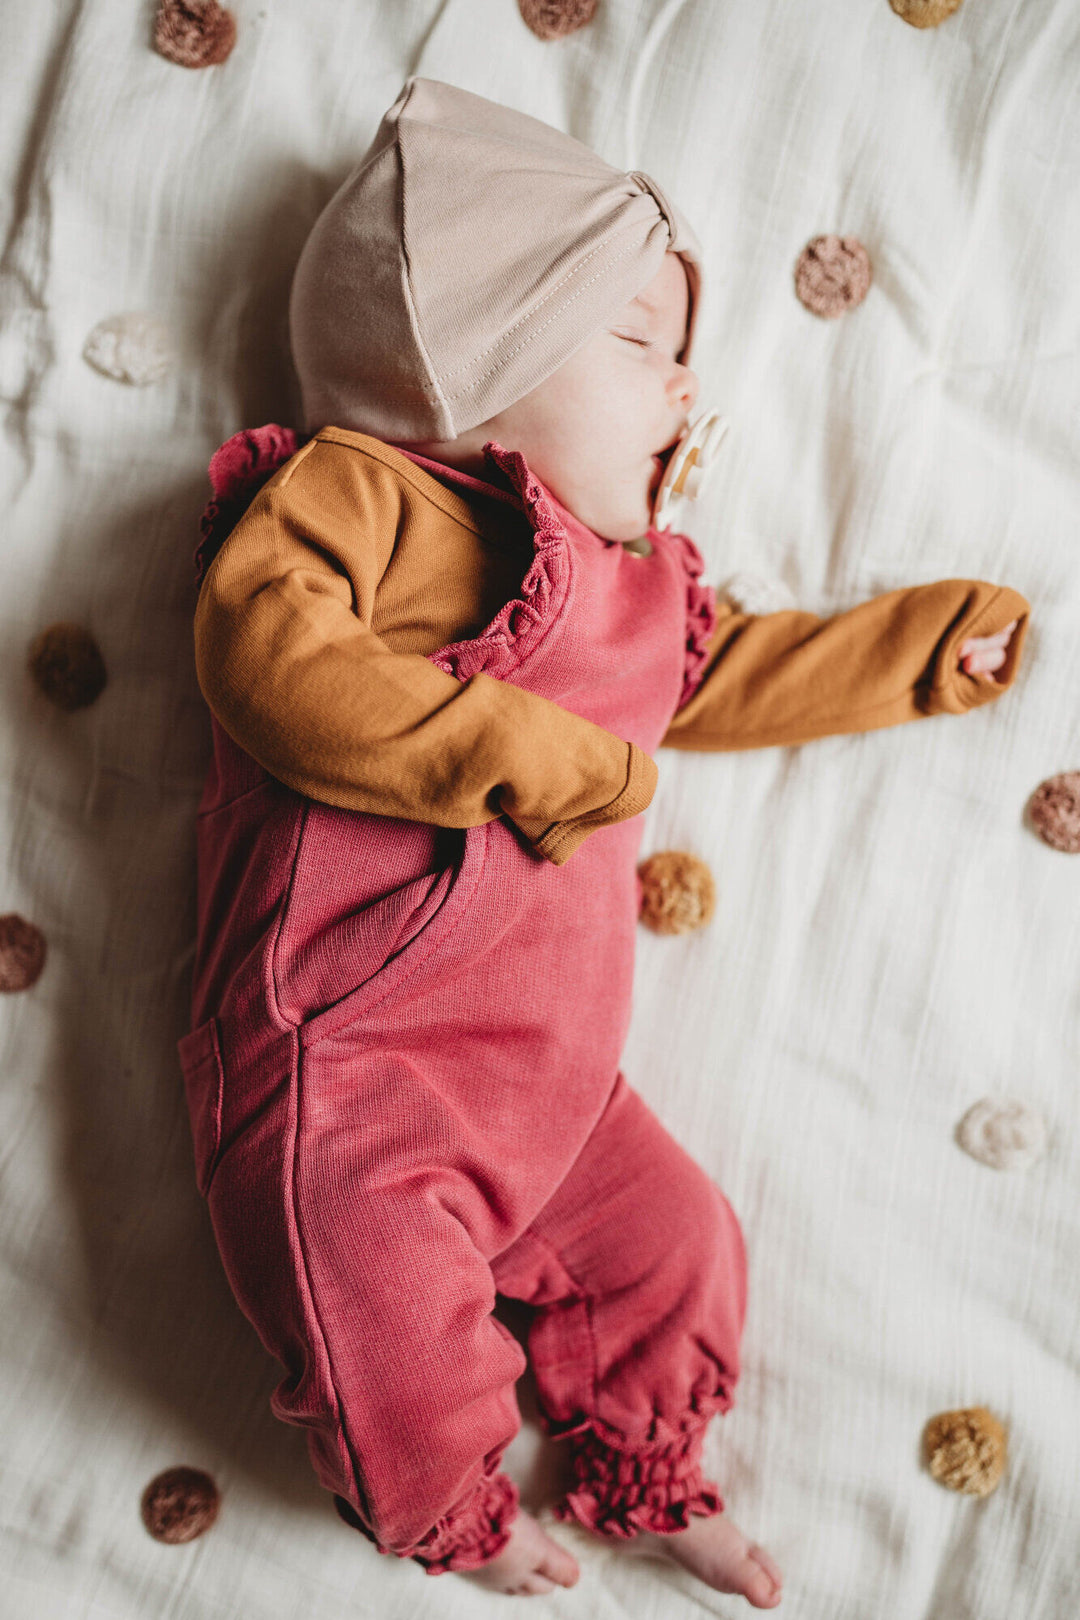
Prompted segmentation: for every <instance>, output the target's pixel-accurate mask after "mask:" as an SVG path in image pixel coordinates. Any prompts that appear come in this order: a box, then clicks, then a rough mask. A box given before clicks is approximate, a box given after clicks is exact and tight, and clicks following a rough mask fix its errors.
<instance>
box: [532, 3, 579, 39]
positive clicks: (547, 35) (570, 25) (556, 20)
mask: <svg viewBox="0 0 1080 1620" xmlns="http://www.w3.org/2000/svg"><path fill="white" fill-rule="evenodd" d="M518 9H519V10H520V12H521V15H522V17H523V18H524V20H525V22H526V23H527V24H528V26H529V27H530V28H531V29H532V31H533V33H534V34H535V35H536V36H537V38H538V39H562V38H563V36H564V35H565V34H572V33H573V32H574V30H575V29H577V28H584V27H585V24H586V23H589V22H592V20H593V14H594V12H595V11H596V0H518Z"/></svg>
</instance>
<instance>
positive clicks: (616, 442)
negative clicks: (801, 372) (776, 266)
mask: <svg viewBox="0 0 1080 1620" xmlns="http://www.w3.org/2000/svg"><path fill="white" fill-rule="evenodd" d="M689 307H690V293H689V288H688V286H687V281H686V271H685V269H684V268H683V262H682V260H681V259H680V258H679V256H678V254H676V253H672V252H668V253H666V254H665V255H664V262H663V264H662V265H661V266H660V269H659V270H658V271H657V273H656V275H655V276H654V277H653V279H652V281H650V282H649V285H648V286H647V287H645V288H643V290H642V291H641V292H640V293H639V294H638V295H637V297H636V298H632V299H631V300H630V302H629V303H628V304H626V305H624V306H623V308H622V309H621V310H619V311H618V312H617V314H616V315H615V317H614V319H613V320H611V321H609V322H608V324H607V325H606V326H604V327H603V328H602V329H601V330H600V331H599V332H595V333H594V334H593V336H592V337H591V338H590V339H589V340H588V342H587V343H585V344H584V345H583V346H582V347H581V348H580V349H578V350H577V352H576V353H575V354H572V355H571V356H570V358H569V360H567V361H566V362H565V363H564V364H563V365H562V366H560V367H559V369H558V371H555V372H553V373H552V374H551V376H550V377H548V378H546V379H545V380H544V381H543V382H542V383H541V384H540V385H539V387H537V388H534V389H533V390H532V392H531V393H528V394H526V395H524V397H523V398H521V399H518V400H515V401H514V403H513V405H511V406H509V407H508V408H507V409H506V410H505V411H500V412H499V413H498V415H497V416H493V417H491V418H490V420H489V421H487V422H482V423H481V424H480V425H479V426H478V427H475V428H472V429H471V430H470V431H469V432H468V433H464V434H462V435H461V437H460V438H457V439H453V440H450V441H449V442H443V443H439V444H435V443H425V444H410V446H409V448H410V449H412V450H416V451H418V452H419V453H420V454H421V455H427V456H431V457H432V459H433V460H436V461H442V462H445V463H446V464H448V465H450V466H453V467H459V468H461V469H462V470H463V471H465V472H471V473H475V474H477V476H479V477H481V478H483V477H484V476H485V472H486V463H485V461H484V457H483V453H482V452H483V446H484V444H485V442H486V441H487V440H488V439H495V440H497V441H498V443H499V444H501V445H503V446H504V447H505V448H506V449H507V450H518V451H520V453H521V454H522V455H523V456H524V457H525V460H526V461H527V462H528V464H529V466H530V468H531V469H532V471H533V472H534V473H535V474H536V476H537V477H538V478H539V479H540V481H541V482H542V483H543V484H546V486H547V488H548V489H550V491H551V493H552V494H553V495H554V496H555V498H556V499H557V500H559V501H561V503H562V505H563V506H565V507H566V509H567V511H569V512H572V513H573V514H574V516H575V517H576V518H579V519H580V521H581V522H582V523H584V524H587V526H588V527H589V528H590V529H594V530H595V531H596V533H597V534H599V535H602V536H603V537H604V539H607V540H634V539H636V538H637V536H638V535H640V534H644V532H645V530H646V529H647V528H648V526H649V520H650V515H651V512H652V502H653V496H654V494H655V492H656V489H657V486H658V485H659V483H660V479H661V477H662V474H663V466H662V464H661V463H660V462H659V461H658V460H657V459H656V458H657V453H658V452H659V451H661V450H666V449H668V448H669V447H670V446H671V445H673V444H674V442H675V440H676V439H677V438H678V436H679V434H680V433H681V431H682V429H683V428H684V427H685V426H686V419H687V416H688V415H689V413H690V411H691V410H692V409H693V405H694V401H695V399H696V398H697V391H698V380H697V377H696V376H695V375H694V373H693V372H692V371H691V370H690V368H689V367H688V366H684V365H680V363H679V361H678V360H676V358H675V356H676V355H677V354H679V353H681V351H682V348H683V345H684V343H685V342H686V323H687V315H688V312H689Z"/></svg>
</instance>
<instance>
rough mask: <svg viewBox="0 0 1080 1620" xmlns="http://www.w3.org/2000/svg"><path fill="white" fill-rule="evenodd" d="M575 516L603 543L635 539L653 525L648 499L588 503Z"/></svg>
mask: <svg viewBox="0 0 1080 1620" xmlns="http://www.w3.org/2000/svg"><path fill="white" fill-rule="evenodd" d="M574 516H575V517H576V518H577V519H578V520H579V521H580V522H581V523H584V524H585V527H586V528H588V529H592V531H593V533H594V534H598V535H599V536H600V538H601V539H602V540H624V541H625V540H637V539H639V538H640V536H641V535H643V534H644V533H645V531H646V529H648V528H649V526H650V524H651V523H652V507H651V506H650V504H649V502H648V501H647V500H640V501H637V502H635V501H633V500H629V499H627V498H625V497H624V498H623V499H622V500H618V501H614V500H613V501H602V500H598V501H595V502H593V501H589V502H583V503H582V510H581V511H580V512H575V513H574Z"/></svg>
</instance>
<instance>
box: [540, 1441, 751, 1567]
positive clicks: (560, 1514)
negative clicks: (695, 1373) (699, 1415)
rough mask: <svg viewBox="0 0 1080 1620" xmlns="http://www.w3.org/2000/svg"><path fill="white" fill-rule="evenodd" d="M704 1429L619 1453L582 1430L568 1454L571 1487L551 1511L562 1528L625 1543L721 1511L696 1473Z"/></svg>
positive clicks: (709, 1486) (711, 1489)
mask: <svg viewBox="0 0 1080 1620" xmlns="http://www.w3.org/2000/svg"><path fill="white" fill-rule="evenodd" d="M704 1438H705V1425H704V1424H701V1425H700V1426H699V1427H697V1428H694V1429H692V1430H690V1431H689V1433H686V1434H681V1435H679V1437H678V1438H677V1439H676V1440H675V1441H673V1442H672V1443H670V1444H668V1445H661V1446H639V1447H636V1448H634V1449H629V1450H623V1449H619V1448H616V1447H615V1446H611V1445H609V1444H608V1443H607V1442H606V1441H605V1440H602V1439H600V1437H599V1436H598V1435H597V1434H595V1433H593V1432H592V1431H588V1432H586V1433H585V1434H582V1435H581V1436H580V1438H578V1439H577V1441H576V1444H575V1450H574V1453H573V1459H572V1460H573V1470H574V1477H575V1481H576V1483H575V1485H574V1488H573V1490H570V1491H568V1492H567V1493H566V1495H565V1497H564V1498H563V1500H562V1501H561V1502H560V1503H558V1504H557V1505H556V1507H555V1509H554V1512H555V1517H556V1518H557V1519H561V1520H563V1521H564V1522H565V1523H568V1524H569V1523H573V1522H575V1521H576V1522H577V1523H578V1524H583V1525H584V1526H585V1528H586V1530H592V1531H595V1533H596V1534H597V1535H601V1536H610V1537H620V1538H622V1539H624V1540H625V1539H628V1538H629V1537H631V1536H636V1535H639V1534H640V1533H641V1531H643V1530H651V1531H652V1532H653V1533H654V1534H656V1535H661V1536H663V1535H673V1534H674V1533H675V1532H676V1531H678V1530H685V1529H686V1528H687V1526H688V1525H689V1523H690V1516H691V1514H698V1515H700V1516H704V1517H709V1516H711V1515H712V1514H714V1513H722V1512H723V1511H724V1503H723V1500H722V1499H721V1496H720V1493H719V1491H718V1490H717V1488H716V1486H715V1485H714V1484H713V1482H712V1481H711V1480H707V1479H704V1478H703V1477H702V1472H701V1447H702V1444H703V1441H704Z"/></svg>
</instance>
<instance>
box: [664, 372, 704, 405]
mask: <svg viewBox="0 0 1080 1620" xmlns="http://www.w3.org/2000/svg"><path fill="white" fill-rule="evenodd" d="M698 387H699V384H698V379H697V377H696V375H695V373H694V372H692V371H691V370H690V367H689V366H676V367H675V375H674V376H673V377H672V379H671V382H670V383H669V384H668V398H669V399H670V400H671V403H672V405H674V406H675V407H676V408H681V409H682V410H683V411H690V410H692V409H693V406H694V401H695V400H696V399H697V396H698Z"/></svg>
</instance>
